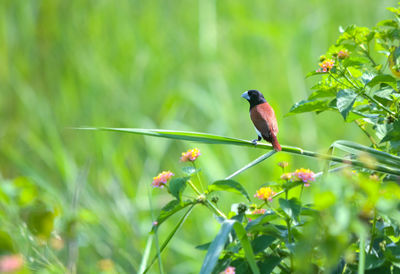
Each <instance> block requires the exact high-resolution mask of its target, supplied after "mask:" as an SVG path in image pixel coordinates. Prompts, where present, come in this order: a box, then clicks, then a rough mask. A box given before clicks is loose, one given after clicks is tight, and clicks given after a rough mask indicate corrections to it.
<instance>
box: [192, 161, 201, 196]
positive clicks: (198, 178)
mask: <svg viewBox="0 0 400 274" xmlns="http://www.w3.org/2000/svg"><path fill="white" fill-rule="evenodd" d="M192 164H193V167H194V169H195V170H196V175H197V180H198V181H199V184H200V187H201V190H202V191H203V190H204V187H203V183H202V181H201V179H200V175H199V171H198V170H197V168H196V164H195V163H194V161H193V162H192Z"/></svg>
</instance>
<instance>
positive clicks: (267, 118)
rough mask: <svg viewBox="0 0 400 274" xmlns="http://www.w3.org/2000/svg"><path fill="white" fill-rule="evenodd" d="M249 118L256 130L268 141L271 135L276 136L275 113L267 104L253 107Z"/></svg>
mask: <svg viewBox="0 0 400 274" xmlns="http://www.w3.org/2000/svg"><path fill="white" fill-rule="evenodd" d="M250 117H251V120H252V121H253V123H254V126H255V127H256V128H257V130H258V131H260V132H261V134H262V135H264V136H265V137H267V138H268V139H270V135H271V133H272V134H274V135H275V136H276V135H277V134H278V124H277V122H276V117H275V112H274V110H273V109H272V108H271V106H270V105H269V104H268V103H263V104H259V105H257V106H255V107H253V108H252V109H251V110H250ZM271 131H272V132H271Z"/></svg>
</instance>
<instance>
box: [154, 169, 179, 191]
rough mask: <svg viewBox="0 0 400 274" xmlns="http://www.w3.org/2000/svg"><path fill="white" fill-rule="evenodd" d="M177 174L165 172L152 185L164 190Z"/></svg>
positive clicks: (155, 178)
mask: <svg viewBox="0 0 400 274" xmlns="http://www.w3.org/2000/svg"><path fill="white" fill-rule="evenodd" d="M174 175H175V174H174V173H172V172H171V171H163V172H161V173H160V174H158V175H157V176H156V177H154V178H153V182H152V183H151V184H152V185H153V187H158V188H163V187H164V186H165V185H166V184H167V182H168V180H169V179H171V177H172V176H174Z"/></svg>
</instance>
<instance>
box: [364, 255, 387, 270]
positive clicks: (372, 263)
mask: <svg viewBox="0 0 400 274" xmlns="http://www.w3.org/2000/svg"><path fill="white" fill-rule="evenodd" d="M384 262H385V258H379V257H377V256H376V255H375V254H368V253H367V254H366V256H365V269H367V270H369V269H374V268H378V267H380V266H381V265H382V264H383V263H384Z"/></svg>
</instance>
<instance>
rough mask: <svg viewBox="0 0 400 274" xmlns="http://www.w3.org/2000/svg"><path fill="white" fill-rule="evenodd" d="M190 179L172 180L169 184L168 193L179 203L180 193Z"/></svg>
mask: <svg viewBox="0 0 400 274" xmlns="http://www.w3.org/2000/svg"><path fill="white" fill-rule="evenodd" d="M189 179H190V177H183V178H173V179H172V180H171V181H170V182H169V186H168V189H169V192H170V193H171V194H172V195H173V196H174V197H175V198H176V199H177V200H178V201H180V200H181V198H182V193H183V191H184V190H185V188H186V182H187V181H188V180H189Z"/></svg>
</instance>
